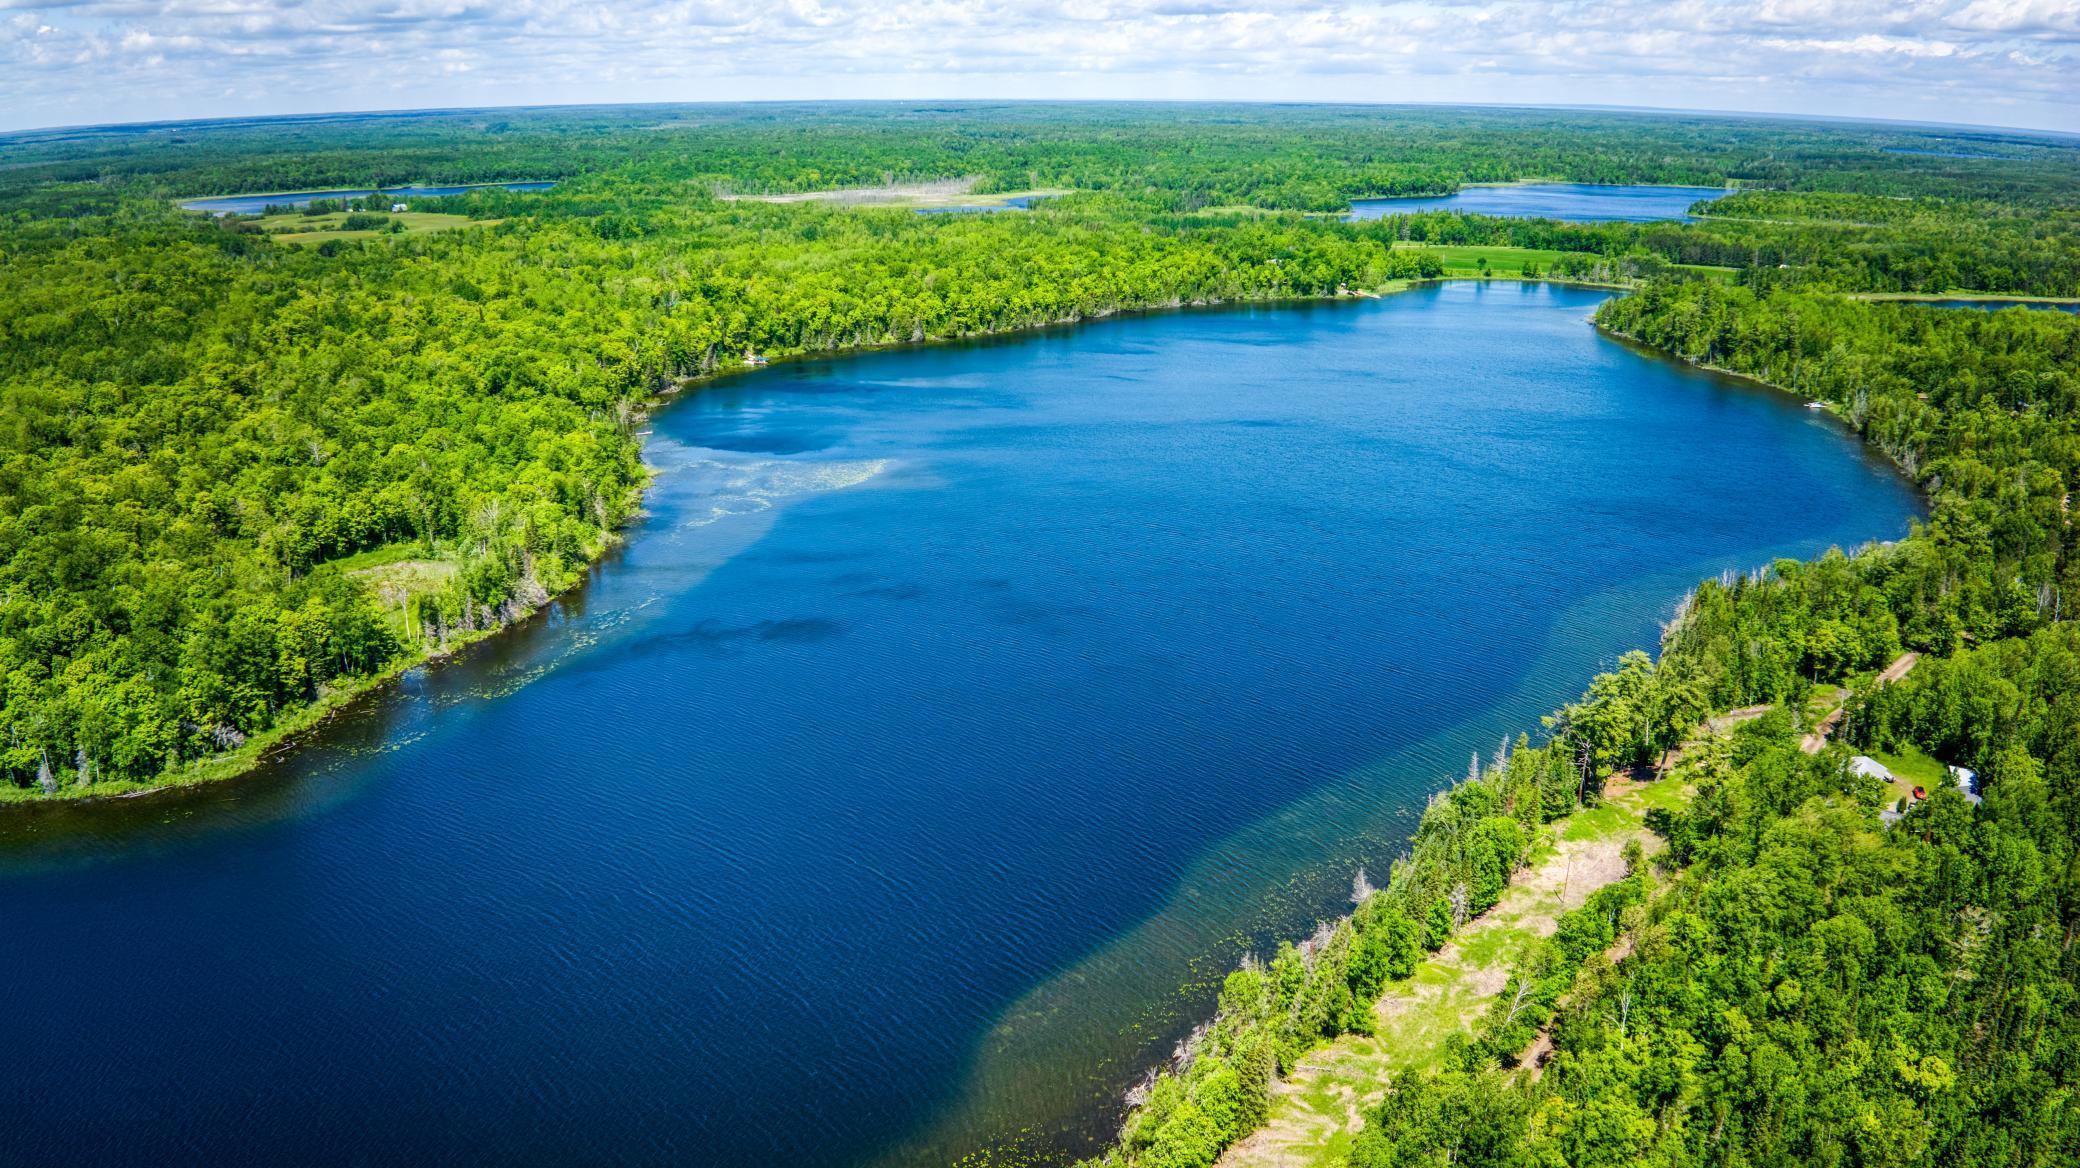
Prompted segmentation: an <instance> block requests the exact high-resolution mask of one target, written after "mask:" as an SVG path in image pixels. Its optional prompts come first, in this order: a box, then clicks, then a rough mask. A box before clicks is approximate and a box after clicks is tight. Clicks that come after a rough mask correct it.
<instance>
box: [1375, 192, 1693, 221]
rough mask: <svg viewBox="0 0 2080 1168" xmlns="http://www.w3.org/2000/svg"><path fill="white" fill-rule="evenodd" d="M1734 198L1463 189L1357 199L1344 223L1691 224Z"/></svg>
mask: <svg viewBox="0 0 2080 1168" xmlns="http://www.w3.org/2000/svg"><path fill="white" fill-rule="evenodd" d="M1732 193H1733V192H1731V191H1729V190H1726V189H1725V188H1723V187H1655V186H1597V185H1593V184H1590V183H1522V184H1518V185H1514V186H1499V187H1461V188H1460V190H1459V193H1458V194H1455V195H1431V196H1425V197H1420V198H1413V199H1356V200H1353V201H1352V203H1351V212H1350V214H1349V215H1346V216H1345V218H1346V219H1350V220H1353V221H1356V220H1363V219H1383V218H1385V217H1386V216H1388V215H1408V214H1412V213H1414V212H1417V211H1459V212H1462V213H1464V214H1468V215H1498V216H1502V217H1505V218H1509V219H1565V220H1571V221H1573V222H1577V223H1594V222H1603V221H1611V220H1624V221H1629V222H1634V223H1647V222H1652V221H1654V220H1657V219H1687V218H1689V217H1690V215H1689V210H1690V206H1691V204H1693V203H1695V202H1697V201H1698V200H1699V199H1718V198H1724V197H1725V196H1727V195H1729V194H1732Z"/></svg>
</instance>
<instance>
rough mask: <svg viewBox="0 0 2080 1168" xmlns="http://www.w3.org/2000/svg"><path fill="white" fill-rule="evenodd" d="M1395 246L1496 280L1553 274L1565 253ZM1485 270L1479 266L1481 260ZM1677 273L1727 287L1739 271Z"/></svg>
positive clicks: (1700, 267) (1450, 269) (1703, 267)
mask: <svg viewBox="0 0 2080 1168" xmlns="http://www.w3.org/2000/svg"><path fill="white" fill-rule="evenodd" d="M1394 246H1395V247H1400V248H1420V249H1422V250H1424V251H1428V252H1435V253H1436V254H1437V256H1438V258H1440V259H1442V260H1443V261H1444V274H1445V275H1447V276H1452V277H1461V278H1463V277H1466V276H1475V277H1479V276H1483V275H1486V276H1491V277H1494V278H1497V279H1505V280H1518V279H1523V278H1524V265H1526V264H1535V265H1536V266H1537V267H1538V271H1539V278H1541V279H1543V278H1548V277H1550V276H1551V275H1552V271H1553V264H1554V263H1556V262H1557V261H1558V260H1559V259H1560V257H1561V256H1563V255H1566V254H1568V253H1566V252H1560V251H1550V250H1547V249H1544V248H1536V247H1503V246H1500V245H1493V244H1457V243H1419V242H1415V241H1412V240H1404V241H1401V242H1397V243H1396V244H1395V245H1394ZM1483 260H1486V261H1487V265H1488V266H1487V267H1486V268H1483V267H1481V261H1483ZM1672 266H1673V267H1674V268H1675V269H1676V270H1677V271H1682V272H1689V273H1691V274H1692V275H1695V276H1700V277H1703V278H1704V279H1708V280H1712V281H1715V282H1718V283H1721V284H1730V283H1732V282H1733V278H1734V277H1735V276H1736V275H1738V274H1739V272H1740V269H1738V268H1725V267H1716V266H1713V265H1710V264H1675V265H1672Z"/></svg>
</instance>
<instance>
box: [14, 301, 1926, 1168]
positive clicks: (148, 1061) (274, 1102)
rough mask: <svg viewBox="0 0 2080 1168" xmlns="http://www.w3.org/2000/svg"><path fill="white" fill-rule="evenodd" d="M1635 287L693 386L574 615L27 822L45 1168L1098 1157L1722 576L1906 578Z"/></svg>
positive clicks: (1228, 315) (1772, 399)
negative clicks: (1490, 756) (167, 788)
mask: <svg viewBox="0 0 2080 1168" xmlns="http://www.w3.org/2000/svg"><path fill="white" fill-rule="evenodd" d="M1602 299H1603V294H1602V293H1597V292H1591V291H1585V290H1580V289H1568V288H1559V287H1549V286H1543V285H1519V284H1515V283H1508V284H1504V283H1495V284H1479V283H1450V284H1442V285H1428V286H1424V287H1421V288H1418V289H1416V290H1413V291H1410V292H1407V293H1404V294H1401V295H1396V296H1390V297H1387V298H1385V299H1382V300H1377V301H1364V302H1345V303H1338V304H1318V305H1297V306H1286V307H1259V308H1243V309H1233V310H1216V311H1200V312H1190V313H1171V314H1153V315H1139V316H1124V317H1119V318H1115V319H1112V320H1108V321H1103V322H1100V323H1094V324H1090V325H1086V326H1083V327H1079V328H1075V329H1059V330H1049V331H1046V332H1041V333H1036V334H1031V335H1026V336H1020V337H1013V338H1005V339H1001V340H996V341H989V342H982V343H974V344H962V345H948V346H944V347H938V348H925V349H906V350H897V351H889V352H883V353H873V354H865V355H860V356H852V357H844V358H838V359H831V360H816V361H801V362H791V363H782V364H779V365H775V366H773V367H771V368H768V369H765V370H762V371H758V372H755V373H750V374H746V375H743V376H737V377H733V378H729V379H726V380H723V381H720V382H716V383H714V384H711V385H708V386H706V387H704V388H702V389H700V390H698V391H697V392H693V393H690V394H688V395H686V396H685V397H683V398H681V399H679V400H677V401H676V402H674V403H672V404H670V405H668V406H666V407H664V408H663V409H662V410H660V412H659V413H658V414H657V415H655V417H654V419H653V424H654V427H655V432H654V434H653V435H652V436H651V438H650V439H649V444H648V449H647V456H648V459H649V461H650V462H651V463H652V464H653V465H654V466H656V468H657V469H658V477H657V479H656V483H655V486H654V487H653V489H652V491H651V493H650V495H649V498H648V501H647V507H646V515H645V517H644V518H643V519H642V520H641V521H640V522H639V523H638V524H637V525H636V526H635V527H634V528H633V529H632V530H631V531H630V532H629V533H628V534H629V538H628V540H627V542H626V543H625V544H624V545H622V546H621V547H620V548H619V549H618V550H617V551H615V552H614V553H613V554H612V555H611V556H610V557H609V559H608V560H607V562H605V563H604V564H603V565H601V566H600V567H599V568H598V569H597V571H596V572H595V573H594V574H593V577H592V580H591V582H590V583H589V584H588V585H587V586H586V587H584V588H583V589H581V590H580V591H578V592H576V593H574V594H572V595H570V596H568V597H566V598H564V599H562V600H559V601H557V602H556V603H554V604H553V605H552V606H551V608H550V610H549V611H548V612H547V613H546V614H545V615H544V616H543V617H541V618H540V619H537V620H534V621H531V622H529V623H527V624H526V625H525V626H523V627H521V628H519V629H516V630H512V631H510V632H508V633H506V634H503V635H501V636H499V637H497V638H494V639H492V640H490V641H488V642H486V643H483V644H480V645H478V646H475V647H474V648H471V649H469V650H466V651H464V652H462V653H461V654H459V655H458V656H457V657H456V658H455V659H453V660H450V661H448V662H445V663H442V664H439V665H435V666H431V667H428V668H425V669H420V670H416V671H414V672H413V673H411V674H410V675H408V676H407V677H406V678H405V680H404V681H403V683H402V684H400V685H398V686H396V687H394V688H392V689H390V690H388V691H386V692H385V693H383V694H381V695H380V696H378V697H377V698H375V699H374V700H372V701H367V702H364V703H361V704H359V705H357V706H355V707H353V708H352V709H351V710H350V711H348V712H347V713H345V714H343V715H342V716H340V717H338V718H335V719H333V720H332V721H331V722H329V723H327V725H326V727H325V728H324V729H323V730H322V731H321V732H320V733H318V734H317V735H316V736H315V737H314V738H313V739H312V740H311V741H309V742H307V743H306V744H304V745H303V746H302V747H301V748H300V749H298V750H296V751H295V752H293V753H291V754H290V755H288V756H287V757H286V758H285V759H283V760H282V761H280V762H278V763H276V764H274V765H272V766H271V767H270V768H269V769H268V770H266V771H264V772H262V773H260V774H257V775H255V776H253V777H251V778H249V779H247V780H243V781H239V782H234V783H228V784H222V785H219V786H216V787H213V788H209V789H205V790H202V791H199V792H193V793H188V794H184V795H181V796H178V797H165V798H149V799H135V800H117V801H113V802H110V803H107V804H102V805H97V806H86V807H63V806H60V807H40V808H10V809H8V810H7V811H6V812H5V813H4V814H0V939H4V940H0V984H5V985H6V987H7V1000H6V1007H5V1009H4V1010H0V1080H4V1081H5V1082H6V1084H7V1101H6V1103H5V1105H4V1112H0V1114H4V1116H5V1123H4V1130H5V1133H6V1135H5V1140H6V1143H5V1147H6V1151H5V1153H4V1155H0V1159H5V1160H7V1161H9V1162H13V1163H21V1164H68V1165H78V1164H164V1163H194V1164H208V1165H212V1166H214V1168H236V1166H243V1165H266V1166H270V1168H271V1166H275V1165H292V1164H358V1163H366V1164H411V1163H427V1164H441V1163H446V1164H462V1163H483V1164H498V1165H505V1166H526V1165H558V1166H561V1165H576V1164H585V1165H590V1164H612V1163H644V1164H654V1163H686V1164H695V1165H701V1166H703V1168H711V1166H721V1168H736V1166H759V1168H764V1166H776V1165H785V1166H787V1168H849V1166H853V1165H862V1164H887V1165H891V1166H894V1165H902V1166H905V1168H909V1166H913V1165H946V1164H949V1163H952V1162H953V1161H955V1160H957V1159H958V1158H959V1157H961V1156H962V1155H965V1154H967V1153H970V1152H973V1151H975V1150H977V1149H979V1148H983V1147H988V1146H994V1145H1001V1144H1007V1143H1015V1144H1017V1145H1019V1147H1020V1148H1021V1149H1022V1150H1023V1153H1024V1154H1023V1155H1022V1156H1007V1157H1002V1158H999V1159H997V1160H995V1161H993V1162H994V1163H999V1164H1003V1163H1019V1164H1033V1163H1061V1162H1062V1161H1063V1160H1064V1159H1065V1158H1066V1157H1069V1156H1073V1155H1074V1154H1077V1153H1081V1152H1085V1151H1087V1150H1089V1149H1090V1148H1092V1147H1093V1146H1094V1145H1095V1144H1096V1143H1097V1142H1098V1141H1099V1140H1101V1139H1102V1138H1103V1137H1104V1136H1105V1135H1106V1134H1107V1133H1108V1132H1109V1131H1111V1130H1114V1128H1115V1125H1116V1124H1117V1122H1118V1119H1119V1111H1118V1105H1119V1099H1120V1095H1121V1092H1122V1091H1123V1089H1124V1088H1125V1087H1126V1086H1127V1085H1128V1084H1129V1083H1131V1082H1132V1081H1133V1080H1135V1079H1136V1078H1138V1077H1139V1075H1140V1074H1141V1072H1142V1071H1143V1070H1144V1069H1145V1068H1147V1067H1148V1066H1150V1065H1152V1064H1153V1063H1154V1062H1155V1061H1156V1060H1157V1059H1159V1058H1160V1057H1162V1056H1163V1055H1165V1054H1167V1052H1168V1051H1169V1049H1170V1046H1171V1043H1172V1042H1174V1041H1175V1039H1176V1037H1177V1035H1178V1033H1179V1032H1180V1029H1181V1028H1184V1027H1188V1026H1189V1025H1190V1024H1191V1023H1192V1022H1193V1021H1195V1020H1197V1019H1198V1018H1199V1017H1201V1016H1202V1015H1203V1013H1204V1012H1205V1011H1206V1010H1207V1009H1209V1008H1210V1005H1211V990H1210V989H1209V988H1208V983H1207V981H1206V979H1207V978H1208V977H1217V976H1219V975H1220V974H1221V973H1223V972H1225V971H1226V970H1229V969H1232V968H1234V965H1235V963H1236V961H1237V960H1238V959H1239V958H1240V956H1241V954H1242V952H1243V950H1244V949H1245V948H1246V947H1249V948H1254V949H1256V950H1257V951H1259V952H1263V951H1265V950H1266V949H1268V947H1269V946H1270V945H1271V944H1272V943H1273V941H1274V940H1275V939H1276V938H1279V937H1288V936H1295V935H1301V934H1304V933H1305V932H1307V931H1309V930H1310V929H1312V927H1313V922H1314V921H1315V920H1317V919H1318V918H1319V917H1321V916H1323V915H1325V914H1334V913H1337V912H1341V911H1343V910H1345V909H1346V908H1347V907H1348V894H1349V889H1350V885H1351V877H1352V873H1353V871H1354V870H1355V869H1357V868H1358V867H1359V866H1361V865H1363V866H1366V867H1367V868H1368V870H1370V871H1371V872H1372V873H1373V874H1374V877H1375V879H1377V878H1378V877H1379V876H1380V874H1382V873H1384V872H1385V871H1386V869H1387V865H1388V863H1389V862H1390V860H1391V859H1392V858H1393V856H1394V855H1396V854H1397V853H1398V852H1399V851H1401V849H1402V847H1403V846H1404V844H1405V841H1406V839H1407V836H1408V833H1409V832H1410V830H1411V829H1412V828H1413V827H1414V826H1415V822H1416V817H1417V816H1418V815H1419V814H1420V813H1421V811H1422V808H1423V804H1424V801H1425V799H1426V798H1427V797H1428V796H1429V795H1430V794H1431V793H1432V792H1435V791H1437V790H1439V789H1440V788H1441V787H1443V786H1444V785H1446V784H1447V783H1449V782H1450V781H1451V780H1452V779H1453V778H1454V777H1455V776H1458V775H1461V774H1463V773H1464V772H1465V770H1466V762H1467V756H1468V754H1469V753H1470V752H1472V751H1476V750H1478V751H1481V752H1483V753H1487V752H1489V751H1492V750H1493V749H1494V748H1495V746H1496V744H1497V742H1498V741H1499V740H1500V739H1501V738H1502V737H1503V736H1505V735H1508V736H1512V737H1513V736H1515V735H1516V734H1517V733H1518V732H1520V731H1525V730H1529V731H1531V732H1532V733H1534V734H1536V733H1537V732H1538V715H1540V714H1541V713H1544V712H1546V711H1548V710H1550V709H1552V708H1553V707H1554V706H1555V705H1557V704H1558V703H1560V702H1562V701H1565V700H1570V699H1572V698H1573V697H1575V696H1576V695H1577V694H1579V693H1580V691H1581V689H1582V687H1583V685H1584V684H1585V683H1586V681H1587V680H1588V678H1589V677H1590V675H1591V674H1592V673H1593V672H1594V671H1595V670H1596V669H1598V668H1601V667H1609V666H1611V665H1612V664H1613V663H1614V662H1615V660H1616V658H1617V655H1618V654H1619V653H1621V652H1623V651H1625V650H1627V649H1631V648H1637V647H1641V646H1651V645H1653V644H1654V643H1655V639H1656V636H1657V634H1658V631H1659V622H1660V621H1662V620H1665V619H1667V618H1668V617H1669V615H1670V613H1671V611H1672V608H1673V606H1674V604H1675V603H1676V601H1677V599H1678V597H1680V596H1681V595H1682V593H1683V591H1684V590H1685V589H1686V588H1688V587H1689V586H1690V585H1691V584H1692V583H1694V582H1695V581H1696V580H1697V579H1699V578H1700V577H1703V576H1707V575H1715V574H1717V573H1719V572H1721V571H1722V570H1726V569H1742V570H1745V569H1750V568H1753V567H1756V566H1758V565H1763V564H1767V563H1769V562H1770V561H1771V560H1772V559H1773V558H1775V557H1779V556H1811V555H1815V554H1818V553H1819V552H1821V551H1823V550H1824V549H1826V548H1827V547H1828V546H1829V545H1830V544H1841V545H1855V544H1859V543H1861V542H1863V541H1865V540H1869V539H1889V538H1896V537H1899V536H1902V535H1904V534H1905V533H1906V530H1907V524H1908V520H1909V518H1910V517H1912V516H1913V515H1915V514H1916V513H1917V509H1918V503H1917V499H1916V496H1915V494H1914V492H1913V490H1912V489H1911V488H1910V487H1909V485H1908V484H1907V483H1906V482H1905V481H1903V480H1902V479H1901V478H1900V477H1899V476H1898V475H1897V474H1895V473H1894V472H1893V471H1892V470H1891V469H1890V467H1889V466H1888V465H1887V464H1885V463H1884V462H1882V461H1880V460H1879V459H1877V458H1876V457H1874V456H1873V455H1872V454H1871V453H1870V452H1869V451H1868V450H1866V449H1865V448H1863V447H1862V446H1861V445H1860V444H1859V443H1858V442H1857V440H1856V438H1855V437H1854V436H1853V434H1851V433H1850V432H1849V430H1848V429H1847V428H1846V427H1845V426H1843V425H1842V424H1840V423H1839V422H1838V421H1836V420H1835V419H1833V418H1832V417H1830V416H1828V415H1826V414H1823V413H1820V412H1817V411H1809V410H1806V409H1804V408H1802V407H1803V403H1802V402H1800V401H1799V400H1798V399H1796V398H1793V397H1792V396H1790V395H1788V394H1783V393H1778V392H1775V391H1770V390H1764V389H1760V388H1757V387H1754V386H1752V385H1749V384H1745V383H1741V382H1737V381H1732V380H1728V379H1725V378H1721V377H1718V376H1715V375H1713V374H1710V373H1706V372H1702V371H1698V370H1694V369H1690V368H1687V367H1684V366H1680V365H1676V364H1672V363H1669V362H1666V361H1662V360H1659V359H1656V358H1654V357H1652V356H1649V355H1647V354H1644V353H1642V352H1640V351H1639V350H1637V349H1634V348H1632V347H1630V346H1628V345H1625V344H1621V343H1619V342H1616V341H1613V340H1611V339H1609V338H1606V337H1603V336H1601V335H1599V334H1598V333H1596V332H1595V331H1594V330H1593V329H1592V328H1591V327H1590V325H1589V323H1588V317H1589V314H1590V312H1591V311H1592V310H1593V309H1594V308H1595V306H1596V305H1597V304H1598V303H1599V302H1600V301H1601V300H1602ZM1187 984H1190V985H1192V986H1193V987H1194V988H1192V989H1190V990H1188V991H1187V992H1184V993H1182V994H1180V993H1179V992H1178V991H1179V987H1180V986H1185V985H1187Z"/></svg>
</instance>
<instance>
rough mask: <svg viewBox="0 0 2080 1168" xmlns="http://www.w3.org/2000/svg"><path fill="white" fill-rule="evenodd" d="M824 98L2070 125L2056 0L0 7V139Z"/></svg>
mask: <svg viewBox="0 0 2080 1168" xmlns="http://www.w3.org/2000/svg"><path fill="white" fill-rule="evenodd" d="M835 98H896V99H902V98H932V99H948V98H1024V99H1048V100H1053V99H1097V98H1104V99H1140V98H1149V99H1173V100H1174V99H1216V98H1217V99H1224V100H1308V101H1356V102H1443V103H1502V104H1548V105H1630V106H1650V107H1657V108H1668V109H1712V110H1745V111H1755V112H1767V113H1796V114H1812V115H1825V116H1835V117H1879V118H1894V119H1902V120H1912V121H1936V122H1961V123H1974V124H1982V125H1995V126H2014V127H2030V128H2041V129H2056V130H2068V131H2080V0H1756V2H1725V0H1600V2H1599V0H1465V2H1458V0H1411V2H1399V0H1385V2H1351V3H1340V2H1334V0H1330V2H1321V0H885V2H879V3H876V2H868V0H611V2H603V0H287V2H281V3H263V2H260V0H0V129H26V128H32V127H40V126H56V125H83V124H94V123H103V122H123V121H150V120H164V119H174V118H202V117H231V116H249V115H258V114H280V113H311V112H321V111H338V110H374V109H414V108H437V107H452V106H496V105H545V104H565V103H593V102H603V103H604V102H658V101H728V100H782V99H835Z"/></svg>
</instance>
